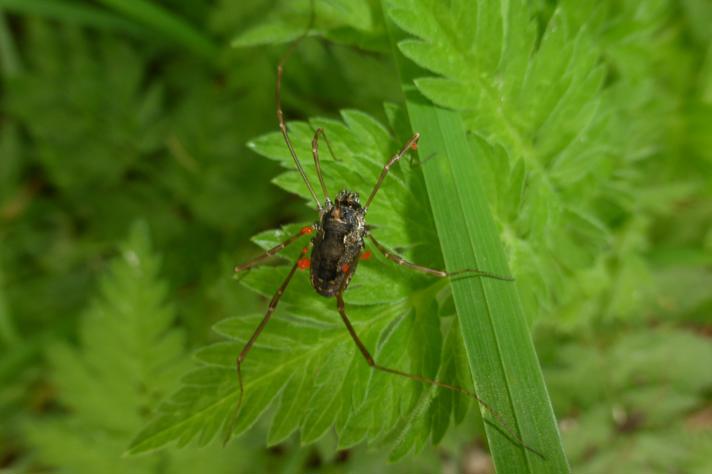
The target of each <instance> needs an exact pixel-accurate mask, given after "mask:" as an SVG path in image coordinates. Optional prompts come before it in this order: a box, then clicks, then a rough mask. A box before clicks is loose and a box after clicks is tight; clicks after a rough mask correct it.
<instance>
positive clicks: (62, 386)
mask: <svg viewBox="0 0 712 474" xmlns="http://www.w3.org/2000/svg"><path fill="white" fill-rule="evenodd" d="M158 268H159V261H158V259H157V258H156V256H155V255H154V254H153V253H152V251H151V248H150V244H149V240H148V234H147V229H146V227H145V226H136V227H134V229H133V230H132V232H131V235H130V237H129V238H128V240H127V241H126V242H125V243H124V245H123V246H122V248H121V253H120V255H119V256H118V257H117V258H116V259H115V260H114V261H113V262H112V264H111V265H110V268H109V270H108V273H107V275H106V276H105V277H104V278H103V279H102V280H101V282H100V288H101V289H100V296H99V297H98V298H97V299H96V300H95V301H94V303H93V304H92V305H91V306H90V309H89V310H88V311H87V312H86V314H85V315H84V317H83V319H82V324H81V327H80V348H73V347H69V346H66V345H57V346H53V347H51V348H50V350H49V351H48V360H49V362H50V363H51V364H52V366H53V376H52V379H53V381H54V383H55V384H56V387H57V390H58V399H59V403H60V405H61V406H62V407H63V408H66V409H67V410H69V412H70V413H69V414H63V415H60V416H57V417H55V418H54V419H51V418H50V419H48V420H45V421H34V422H32V423H31V424H28V425H27V426H26V429H25V432H26V434H27V436H28V437H29V438H30V439H31V441H32V444H33V446H35V447H37V448H38V451H37V452H38V455H39V458H40V459H41V462H42V463H44V464H47V465H49V466H61V467H62V468H65V469H70V470H71V471H72V472H87V473H89V472H152V471H154V470H155V469H156V468H157V466H158V463H159V461H160V460H159V459H156V458H143V459H133V460H130V461H129V460H127V461H126V462H121V454H122V452H123V451H124V449H125V445H126V442H127V440H128V439H129V437H130V436H131V434H132V433H133V432H134V431H135V430H136V429H137V427H139V426H140V425H141V424H142V423H143V422H144V419H145V417H146V414H147V413H148V412H149V410H150V409H151V407H152V406H153V405H154V404H155V403H156V401H158V400H159V399H160V398H161V397H163V396H165V393H166V392H167V391H168V390H170V388H171V387H172V386H173V385H174V384H175V382H174V380H175V377H176V376H177V374H178V373H180V372H181V371H182V370H184V369H185V367H186V364H185V361H186V359H185V356H184V355H183V354H184V348H183V346H184V337H183V334H182V332H180V331H178V330H176V329H173V328H172V327H171V326H172V324H173V321H174V312H173V310H172V309H171V308H170V307H169V306H167V305H166V303H165V297H166V286H165V285H164V284H163V283H162V282H161V281H160V280H159V279H158Z"/></svg>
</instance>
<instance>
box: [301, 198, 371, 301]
mask: <svg viewBox="0 0 712 474" xmlns="http://www.w3.org/2000/svg"><path fill="white" fill-rule="evenodd" d="M365 215H366V210H365V209H364V208H363V207H361V203H360V202H359V197H358V194H356V193H352V192H349V191H341V192H340V193H339V194H338V195H337V196H336V201H335V202H334V203H333V204H331V203H330V202H328V201H327V204H326V206H325V207H324V209H323V211H322V212H321V220H320V222H319V224H318V225H317V226H315V227H316V235H315V236H314V238H313V239H312V245H313V248H312V254H311V265H310V266H309V268H310V273H311V283H312V286H313V287H314V289H315V290H316V292H317V293H319V294H320V295H322V296H335V295H336V294H337V293H339V292H340V291H343V290H345V289H346V287H347V286H348V285H349V283H350V281H351V276H352V275H353V274H354V270H355V269H356V265H357V264H358V261H359V256H360V255H361V252H362V251H363V247H364V241H363V240H364V237H365V236H366V222H365Z"/></svg>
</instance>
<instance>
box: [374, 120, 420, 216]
mask: <svg viewBox="0 0 712 474" xmlns="http://www.w3.org/2000/svg"><path fill="white" fill-rule="evenodd" d="M419 139H420V134H419V133H416V134H415V135H413V136H412V137H410V140H408V141H407V142H406V144H405V145H403V148H402V149H401V151H399V152H398V153H396V154H395V155H393V156H392V157H391V159H390V160H388V163H386V166H384V167H383V170H382V171H381V175H380V176H379V177H378V181H376V185H375V186H374V187H373V191H371V195H370V196H368V199H367V200H366V205H365V206H364V208H365V209H368V206H370V205H371V201H373V198H374V197H375V196H376V193H377V192H378V190H379V189H381V185H382V184H383V180H384V179H385V178H386V175H387V174H388V170H389V169H391V166H393V165H394V164H396V163H397V162H398V160H400V159H401V158H403V155H405V154H406V153H407V152H408V150H411V149H413V148H415V146H416V144H417V143H418V140H419Z"/></svg>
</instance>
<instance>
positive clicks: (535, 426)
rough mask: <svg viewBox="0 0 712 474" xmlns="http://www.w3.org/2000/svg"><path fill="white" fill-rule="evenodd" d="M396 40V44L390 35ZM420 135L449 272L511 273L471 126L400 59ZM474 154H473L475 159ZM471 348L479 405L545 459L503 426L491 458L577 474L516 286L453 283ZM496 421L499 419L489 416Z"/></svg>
mask: <svg viewBox="0 0 712 474" xmlns="http://www.w3.org/2000/svg"><path fill="white" fill-rule="evenodd" d="M391 32H392V37H393V36H395V35H397V34H398V33H396V32H395V28H394V27H392V26H391ZM392 40H393V49H394V51H396V55H397V56H398V66H399V70H400V73H401V76H402V79H403V81H402V82H403V89H404V91H405V94H406V105H407V110H408V115H409V118H410V120H411V124H412V126H413V130H415V131H418V132H420V133H421V135H422V138H421V141H420V143H419V150H420V152H419V154H420V156H421V158H423V157H431V156H433V159H430V160H427V161H426V162H425V163H424V164H423V173H424V175H425V182H426V186H427V190H428V196H429V199H430V203H431V207H432V211H433V216H434V219H435V224H436V228H437V231H438V235H439V239H440V242H441V247H442V251H443V256H444V259H445V264H446V267H447V269H448V270H450V271H454V270H458V269H463V268H478V269H482V270H486V271H490V272H493V273H497V274H500V275H508V274H509V270H508V267H507V262H506V258H505V254H504V250H503V248H502V245H501V243H500V240H499V234H498V231H497V227H496V225H495V222H494V219H493V217H492V215H491V212H490V210H489V207H488V204H487V201H486V198H485V194H484V191H483V188H482V185H481V183H480V177H479V175H478V166H477V163H478V154H480V153H482V151H481V150H471V149H470V144H469V142H468V139H467V136H466V133H465V129H464V126H463V123H462V119H461V118H460V116H459V114H458V113H456V112H453V111H449V110H444V109H441V108H438V107H435V106H433V105H432V104H431V103H429V102H428V101H427V100H426V99H425V98H424V97H423V96H422V95H421V94H420V93H419V92H418V91H417V90H416V89H415V87H414V86H413V85H412V84H413V79H414V77H415V76H414V74H413V67H412V64H410V63H408V62H407V61H406V60H405V59H404V58H403V57H402V56H401V55H400V54H399V53H398V52H397V47H396V46H395V45H396V44H397V39H395V38H392ZM473 151H474V153H473ZM452 291H453V295H454V300H455V306H456V309H457V313H458V317H459V319H460V324H461V327H462V333H463V339H464V343H465V348H466V351H467V355H468V360H469V363H470V368H471V370H472V375H473V379H474V381H475V387H476V391H477V393H478V395H479V396H480V397H481V398H482V399H483V400H485V401H486V402H487V403H488V404H490V405H491V406H492V407H493V409H494V410H495V411H496V412H497V413H499V414H500V416H501V417H502V418H504V419H505V420H507V424H508V425H509V426H510V427H511V428H512V429H514V430H515V431H516V432H517V433H518V434H519V436H520V438H521V440H523V442H524V443H525V444H527V445H528V446H530V447H532V448H534V449H536V450H537V451H540V452H542V453H543V455H544V458H542V457H540V456H538V455H537V454H535V453H533V452H531V451H529V450H525V449H523V448H522V447H521V446H520V445H519V444H518V441H517V440H512V439H510V438H509V437H508V436H507V435H506V433H505V432H504V431H503V430H502V429H500V428H499V427H498V426H497V425H498V423H497V422H496V421H493V423H486V432H487V437H488V440H489V443H490V450H491V453H492V456H493V459H494V462H495V466H496V468H497V471H498V472H501V473H561V472H569V466H568V461H567V459H566V456H565V454H564V450H563V446H562V444H561V439H560V436H559V432H558V428H557V424H556V419H555V417H554V414H553V410H552V407H551V402H550V400H549V396H548V394H547V391H546V387H545V385H544V380H543V376H542V373H541V369H540V366H539V362H538V360H537V357H536V353H535V351H534V347H533V344H532V341H531V337H530V335H529V331H528V327H527V323H526V320H525V317H524V310H523V308H522V305H521V302H520V298H519V294H518V291H517V284H516V283H513V282H506V281H499V280H493V279H486V278H479V279H478V278H463V279H458V280H456V281H453V282H452ZM483 415H484V417H485V419H487V420H493V417H492V416H491V414H489V413H487V411H486V410H483Z"/></svg>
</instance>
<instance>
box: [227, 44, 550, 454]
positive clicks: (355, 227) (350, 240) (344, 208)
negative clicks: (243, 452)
mask: <svg viewBox="0 0 712 474" xmlns="http://www.w3.org/2000/svg"><path fill="white" fill-rule="evenodd" d="M298 42H299V40H297V41H296V42H294V43H293V44H292V46H291V47H290V48H289V50H288V51H287V52H286V53H285V55H284V56H283V57H282V59H281V60H280V62H279V65H278V66H277V86H276V94H275V95H276V107H277V120H278V122H279V129H280V131H281V132H282V136H283V137H284V141H285V143H286V145H287V148H288V149H289V153H290V155H291V156H292V159H293V160H294V164H295V166H296V168H297V171H299V174H300V175H301V177H302V180H303V181H304V184H305V185H306V187H307V189H308V190H309V193H310V194H311V196H312V198H313V199H314V203H315V205H316V208H317V210H318V212H319V220H318V222H316V223H314V224H313V225H311V226H307V227H303V228H302V229H301V230H300V231H299V232H298V233H297V234H295V235H293V236H291V237H289V238H288V239H287V240H285V241H284V242H282V243H281V244H279V245H277V246H275V247H273V248H271V249H269V250H267V251H266V252H264V253H263V254H262V255H259V256H257V257H255V258H253V259H252V260H250V261H249V262H246V263H243V264H241V265H237V266H236V267H235V272H238V273H239V272H243V271H246V270H249V269H250V268H252V267H254V266H256V265H258V264H260V263H262V262H263V261H264V260H266V259H267V258H269V257H271V256H273V255H276V254H277V253H279V252H280V251H281V250H283V249H284V248H285V247H287V246H289V245H291V244H293V243H295V242H296V241H298V240H299V239H301V238H302V237H304V236H307V235H309V236H311V241H310V242H309V246H307V247H304V248H303V250H302V252H301V254H300V256H299V258H298V259H297V261H295V262H294V264H293V265H292V267H291V269H290V270H289V273H287V276H286V278H285V279H284V281H283V282H282V284H281V285H280V286H279V288H277V291H276V292H275V294H274V296H272V299H271V301H270V303H269V306H268V307H267V311H266V313H265V315H264V317H263V318H262V321H261V322H260V324H259V325H258V326H257V328H256V329H255V331H254V333H253V334H252V336H251V337H250V339H249V340H248V341H247V343H245V346H244V347H243V348H242V351H241V352H240V354H239V356H238V357H237V364H236V365H237V380H238V384H239V389H240V395H239V399H238V403H237V408H236V412H238V413H239V409H240V406H241V405H242V397H243V394H244V387H243V380H242V371H241V367H242V364H243V363H244V361H245V358H246V357H247V355H248V354H249V352H250V350H251V349H252V347H253V345H254V344H255V341H256V340H257V338H258V337H259V336H260V334H261V333H262V331H263V330H264V328H265V326H267V323H268V322H269V320H270V318H271V317H272V314H273V313H274V311H275V309H276V308H277V305H278V304H279V301H280V299H281V298H282V295H283V294H284V292H285V290H286V289H287V286H288V285H289V282H290V281H291V280H292V277H293V276H294V274H295V273H296V271H297V269H302V270H306V269H309V273H310V279H311V285H312V287H313V288H314V289H315V290H316V292H317V293H319V294H320V295H322V296H325V297H335V298H336V309H337V311H338V313H339V315H340V316H341V320H342V321H343V323H344V326H346V330H347V331H348V332H349V334H350V335H351V338H352V339H353V341H354V343H355V344H356V346H357V347H358V350H359V351H360V352H361V354H362V355H363V358H364V360H365V362H366V363H367V364H368V365H369V366H370V367H372V368H373V369H374V370H379V371H382V372H386V373H389V374H393V375H397V376H400V377H404V378H408V379H410V380H415V381H417V382H421V383H423V384H427V385H434V386H437V387H440V388H444V389H447V390H452V391H454V392H458V393H462V394H464V395H466V396H468V397H470V398H472V399H474V400H476V401H477V402H478V403H480V404H481V405H482V406H483V407H484V408H485V410H486V411H487V412H488V413H489V414H490V415H492V416H493V417H494V418H495V420H496V421H497V424H498V425H499V427H500V428H502V429H503V430H504V431H505V432H506V433H507V434H508V435H509V436H511V437H512V438H513V439H514V440H516V441H517V442H518V443H519V444H520V445H521V446H522V447H524V448H525V449H528V450H530V451H532V452H534V453H536V454H537V455H539V456H541V457H543V455H542V454H541V453H539V452H538V451H536V450H535V449H533V448H530V447H529V446H527V445H526V444H524V442H523V441H522V440H521V438H520V437H519V436H518V435H517V433H516V432H515V431H514V430H513V429H512V428H511V426H510V425H509V424H508V423H507V422H506V421H505V420H504V419H503V417H502V416H501V415H500V414H499V413H498V412H497V411H495V410H494V409H493V408H492V407H491V406H490V405H489V404H488V403H486V402H485V401H484V400H482V399H481V398H479V397H478V396H477V395H476V394H474V393H473V392H471V391H469V390H466V389H464V388H461V387H458V386H455V385H451V384H448V383H444V382H440V381H438V380H433V379H430V378H427V377H424V376H421V375H418V374H411V373H407V372H403V371H401V370H398V369H394V368H390V367H385V366H382V365H380V364H379V363H378V362H377V361H376V360H374V358H373V356H371V353H370V352H369V350H368V348H367V347H366V346H365V345H364V343H363V342H362V341H361V339H360V338H359V336H358V334H357V333H356V331H355V329H354V327H353V325H352V324H351V321H350V320H349V317H348V316H347V314H346V305H345V304H344V292H345V291H346V289H347V288H348V286H349V283H350V282H351V278H352V277H353V275H354V272H355V271H356V267H357V264H358V262H359V260H360V259H361V258H363V257H364V256H366V255H368V254H369V252H368V251H365V239H369V240H370V241H371V243H372V244H373V246H374V247H375V248H376V249H377V250H378V251H379V252H380V253H381V254H383V256H384V257H385V258H387V259H388V260H390V261H392V262H395V263H396V264H398V265H401V266H403V267H406V268H408V269H410V270H414V271H416V272H421V273H425V274H428V275H432V276H434V277H439V278H449V277H453V276H470V277H486V278H494V279H498V280H507V281H511V280H512V279H511V278H509V277H504V276H499V275H495V274H493V273H489V272H485V271H481V270H477V269H464V270H459V271H456V272H447V271H445V270H436V269H433V268H428V267H424V266H421V265H417V264H415V263H411V262H408V261H406V260H405V259H403V258H402V257H400V256H398V255H397V254H395V253H394V252H392V251H391V250H389V249H388V248H386V247H385V246H383V245H382V244H381V243H380V242H378V241H377V240H376V238H375V237H374V236H373V235H372V234H371V232H370V231H369V229H368V227H367V226H366V214H367V212H368V209H369V207H370V206H371V203H372V202H373V200H374V198H375V197H376V194H377V193H378V190H379V189H380V188H381V185H382V184H383V181H384V180H385V179H386V176H387V175H388V171H389V170H390V169H391V167H393V166H394V165H395V164H396V163H398V161H400V159H401V158H403V156H404V155H406V153H408V151H410V150H416V149H417V145H418V140H419V139H420V134H418V133H415V134H414V135H413V136H412V137H411V138H410V139H409V140H408V141H407V142H406V143H405V145H403V147H402V148H401V149H400V151H399V152H398V153H396V154H395V155H393V156H392V157H391V158H390V159H389V160H388V162H387V163H386V164H385V166H384V167H383V169H382V171H381V173H380V175H379V176H378V179H377V181H376V183H375V185H374V187H373V189H372V190H371V193H370V194H369V196H368V199H366V203H365V204H364V205H361V201H360V199H359V195H358V194H357V193H355V192H352V191H349V190H343V191H340V192H339V193H338V194H337V195H336V197H335V199H334V200H333V201H332V200H331V197H330V195H329V191H328V190H327V187H326V183H325V182H324V177H323V175H322V172H321V163H320V161H319V137H320V136H322V137H324V139H325V140H326V143H327V146H328V147H329V149H330V150H331V146H330V144H329V141H328V138H327V136H326V134H325V132H324V130H323V129H321V128H319V129H317V130H316V132H315V133H314V138H313V139H312V156H313V158H314V164H315V168H316V174H317V176H318V178H319V184H320V186H321V190H322V193H323V195H324V196H323V201H320V200H319V198H318V197H317V195H316V192H315V191H314V188H313V187H312V184H311V182H310V181H309V178H307V175H306V173H305V172H304V169H303V168H302V165H301V163H300V161H299V158H298V157H297V153H296V151H295V150H294V146H293V145H292V142H291V140H290V138H289V132H288V130H287V125H286V123H285V120H284V112H283V111H282V105H281V89H282V74H283V70H284V63H285V62H286V60H287V59H288V58H289V55H290V54H291V53H292V51H293V50H294V48H295V47H296V45H297V44H298ZM310 247H311V255H310V256H308V254H309V250H310ZM236 416H237V415H236ZM231 434H232V429H229V430H228V432H227V439H229V437H230V435H231ZM227 439H226V441H227Z"/></svg>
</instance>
